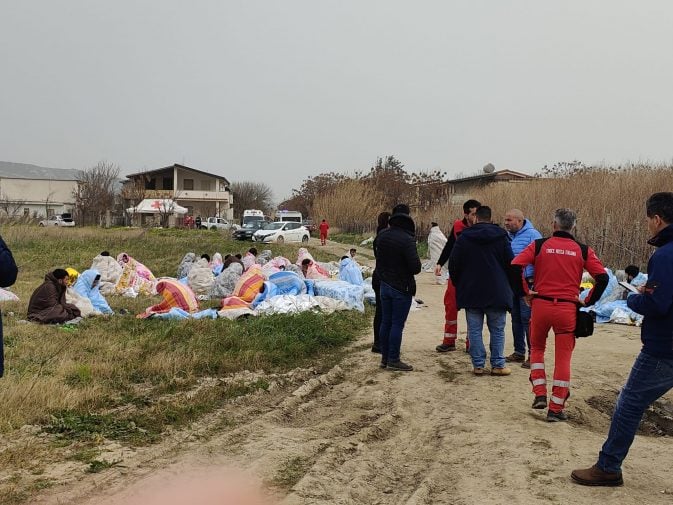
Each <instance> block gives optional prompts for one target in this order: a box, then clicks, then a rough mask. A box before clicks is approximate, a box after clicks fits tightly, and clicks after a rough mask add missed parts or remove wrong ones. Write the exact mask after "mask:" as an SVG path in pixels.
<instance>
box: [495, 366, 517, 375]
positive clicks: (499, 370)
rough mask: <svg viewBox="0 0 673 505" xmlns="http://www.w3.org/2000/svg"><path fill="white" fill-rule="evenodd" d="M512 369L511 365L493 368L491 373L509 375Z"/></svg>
mask: <svg viewBox="0 0 673 505" xmlns="http://www.w3.org/2000/svg"><path fill="white" fill-rule="evenodd" d="M511 373H512V370H511V369H510V368H509V367H506V366H505V367H502V368H491V375H509V374H511Z"/></svg>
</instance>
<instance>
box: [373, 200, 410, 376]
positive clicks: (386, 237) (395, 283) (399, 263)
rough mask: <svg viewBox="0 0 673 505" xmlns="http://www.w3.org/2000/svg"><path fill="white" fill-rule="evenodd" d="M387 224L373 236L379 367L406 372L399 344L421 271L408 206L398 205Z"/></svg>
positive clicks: (407, 366) (408, 368)
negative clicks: (377, 284)
mask: <svg viewBox="0 0 673 505" xmlns="http://www.w3.org/2000/svg"><path fill="white" fill-rule="evenodd" d="M389 225H390V226H389V227H388V228H387V229H385V230H382V231H381V232H380V233H379V234H378V235H377V236H376V239H374V250H375V256H376V271H377V272H378V275H379V278H380V280H381V327H380V329H379V339H380V348H381V368H388V369H389V370H398V371H401V372H409V371H411V370H413V367H412V366H411V365H409V364H407V363H404V362H403V361H401V360H400V347H401V345H402V332H403V330H404V324H405V323H406V320H407V316H408V315H409V309H410V308H411V301H412V298H413V296H414V295H415V294H416V280H415V279H414V275H416V274H418V273H420V271H421V259H420V258H419V257H418V251H417V250H416V239H415V231H416V227H415V225H414V221H413V220H412V219H411V216H410V215H409V206H407V205H405V204H400V205H397V206H396V207H395V208H394V209H393V215H392V216H391V217H390V221H389Z"/></svg>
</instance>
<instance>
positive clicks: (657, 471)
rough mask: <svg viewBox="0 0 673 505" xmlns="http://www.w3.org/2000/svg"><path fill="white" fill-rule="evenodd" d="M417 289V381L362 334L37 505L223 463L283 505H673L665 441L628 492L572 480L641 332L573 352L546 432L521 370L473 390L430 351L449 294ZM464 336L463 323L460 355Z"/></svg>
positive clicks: (636, 468) (628, 472)
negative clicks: (333, 355)
mask: <svg viewBox="0 0 673 505" xmlns="http://www.w3.org/2000/svg"><path fill="white" fill-rule="evenodd" d="M340 247H343V246H340ZM418 285H419V291H418V295H417V296H418V298H420V299H422V300H423V301H424V302H425V304H424V306H423V308H422V309H420V310H417V311H415V312H412V313H411V314H410V317H409V320H408V325H407V328H406V330H405V336H404V341H403V349H402V352H403V359H405V360H408V361H409V362H410V363H411V364H413V365H414V367H415V370H414V371H413V372H411V373H402V372H390V371H385V370H380V369H379V368H378V366H377V365H378V361H379V360H378V358H379V356H378V355H375V354H372V353H371V352H370V351H369V345H368V344H369V342H370V339H371V336H370V335H369V334H368V335H364V336H363V337H362V339H361V340H360V342H358V344H356V345H355V346H353V350H352V352H351V353H350V354H349V355H348V356H347V357H346V359H345V360H344V361H343V362H342V363H341V364H340V365H339V366H338V367H336V368H334V369H332V370H331V371H330V372H329V373H327V374H323V375H312V374H311V372H310V371H303V372H301V371H300V372H297V374H298V375H297V377H296V379H297V381H296V384H297V385H298V386H297V387H294V386H293V387H291V388H289V389H282V390H280V392H276V393H265V394H264V395H260V396H258V397H255V398H252V399H247V400H245V401H243V402H241V403H240V405H239V404H233V405H231V406H230V407H229V409H227V410H226V411H223V412H221V413H220V415H221V416H228V417H229V418H233V419H235V420H236V422H234V424H233V427H231V428H229V427H226V426H225V427H224V428H220V429H219V430H213V429H212V426H213V425H214V424H216V423H217V420H216V419H215V418H211V419H209V420H205V421H204V422H203V423H201V424H200V425H196V426H195V427H193V429H192V430H191V432H190V433H188V434H181V435H180V437H182V438H180V437H178V438H177V439H174V440H173V441H172V442H171V443H170V444H168V445H164V446H163V447H154V448H151V449H148V450H147V451H146V452H144V453H142V452H138V453H136V454H132V455H126V459H125V467H124V468H112V469H110V470H108V471H107V472H106V473H104V474H101V475H99V476H91V477H86V478H84V479H82V480H79V481H78V482H77V483H74V484H70V485H68V486H64V487H63V488H60V489H57V488H52V489H51V490H49V493H48V494H46V495H44V496H43V497H42V498H41V499H40V500H38V501H36V503H48V504H56V503H90V504H94V503H96V504H100V503H103V502H105V500H104V496H116V500H118V501H115V503H121V502H123V498H124V497H125V496H127V495H128V493H129V491H128V490H126V488H127V487H128V485H129V484H130V483H133V482H135V483H136V485H137V486H140V487H142V486H143V483H144V479H147V478H152V477H153V476H154V475H155V474H157V473H160V472H166V473H168V474H169V475H176V474H180V473H182V472H183V471H184V470H185V469H187V468H191V467H194V466H205V467H213V466H216V465H220V464H222V465H233V466H236V467H238V468H243V469H245V470H248V471H250V472H252V473H253V474H254V475H256V476H257V477H259V478H260V479H261V480H262V481H263V482H265V483H267V484H269V483H271V488H272V489H275V490H276V491H275V494H276V497H277V498H278V499H279V500H280V501H281V503H283V504H286V505H299V504H302V505H303V504H325V505H327V504H363V505H364V504H367V505H372V504H400V503H406V504H414V505H416V504H466V505H467V504H519V503H520V504H532V503H559V504H568V503H598V502H603V501H614V502H616V503H622V504H641V503H655V504H659V503H661V504H664V503H666V504H670V503H673V481H671V468H673V438H670V437H661V436H639V437H638V438H637V440H636V442H635V444H634V447H633V448H632V451H631V454H630V455H629V457H628V459H627V461H626V464H625V466H624V472H625V473H624V475H625V477H624V478H625V483H626V484H625V486H624V487H622V488H616V489H592V488H585V487H580V486H576V485H574V484H572V483H571V481H570V478H569V474H570V471H571V470H572V469H573V468H575V467H578V466H582V467H583V466H589V465H591V464H593V462H594V460H595V457H596V454H597V451H598V450H599V449H600V446H601V444H602V442H603V440H604V436H605V434H606V432H607V428H608V424H609V417H608V415H607V414H605V413H603V412H602V411H605V410H607V409H609V408H610V404H611V403H612V402H613V401H614V397H615V394H616V392H617V390H618V388H619V387H620V386H621V384H622V383H623V382H624V380H625V377H626V376H627V374H628V372H629V370H630V366H631V363H632V361H633V358H634V357H635V355H636V354H637V352H638V350H639V347H640V344H639V337H638V334H639V329H637V328H631V327H625V326H616V325H602V326H600V327H599V328H598V330H597V332H596V334H595V335H594V336H592V337H590V338H588V339H584V340H582V341H579V342H578V344H577V347H576V351H575V358H574V363H573V365H574V370H573V371H574V376H573V378H572V380H573V389H572V398H571V401H570V403H569V406H568V409H567V412H568V414H569V415H570V417H571V419H570V421H569V422H567V423H555V424H550V423H546V422H545V421H544V413H545V411H534V410H532V409H531V408H530V404H531V401H532V395H531V392H530V387H529V383H528V371H527V370H524V369H522V368H520V367H514V368H513V373H512V375H511V376H509V377H491V376H483V377H475V376H473V375H472V374H471V366H470V362H469V358H468V355H467V354H465V353H464V352H463V351H462V350H460V351H456V352H453V353H448V354H438V353H436V352H435V350H434V347H435V345H436V344H437V343H439V336H440V335H441V332H442V321H443V305H442V302H441V300H442V296H443V291H444V287H443V286H438V285H435V284H434V277H433V276H432V275H431V274H421V275H419V276H418ZM464 330H465V324H464V321H461V322H460V331H461V335H462V338H461V341H460V343H461V346H462V345H463V343H464ZM508 335H510V333H509V331H508ZM510 350H511V338H510V337H508V341H507V351H510ZM550 357H551V356H550V353H549V352H548V359H550ZM302 374H303V375H302ZM306 379H308V380H306ZM299 384H302V385H299ZM670 399H671V397H670V396H669V397H668V400H670ZM209 423H210V424H209ZM283 486H285V488H283Z"/></svg>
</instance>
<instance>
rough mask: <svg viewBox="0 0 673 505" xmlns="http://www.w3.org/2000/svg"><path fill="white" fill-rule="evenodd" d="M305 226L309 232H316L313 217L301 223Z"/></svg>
mask: <svg viewBox="0 0 673 505" xmlns="http://www.w3.org/2000/svg"><path fill="white" fill-rule="evenodd" d="M301 224H302V226H303V227H304V228H306V229H307V230H308V232H309V233H315V231H316V230H317V228H316V226H315V223H314V222H313V219H305V220H304V222H303V223H301Z"/></svg>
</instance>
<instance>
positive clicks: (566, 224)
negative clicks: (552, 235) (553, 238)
mask: <svg viewBox="0 0 673 505" xmlns="http://www.w3.org/2000/svg"><path fill="white" fill-rule="evenodd" d="M554 222H555V223H556V224H557V225H558V227H559V229H560V230H562V231H568V232H569V231H571V230H572V229H573V228H574V227H575V224H577V214H575V211H573V210H571V209H556V211H555V212H554Z"/></svg>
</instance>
